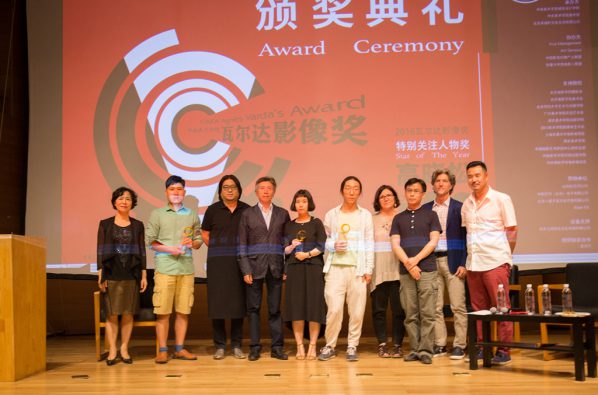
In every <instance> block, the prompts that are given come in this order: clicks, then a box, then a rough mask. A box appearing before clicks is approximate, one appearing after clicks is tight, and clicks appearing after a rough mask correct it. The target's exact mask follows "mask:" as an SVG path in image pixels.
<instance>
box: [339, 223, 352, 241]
mask: <svg viewBox="0 0 598 395" xmlns="http://www.w3.org/2000/svg"><path fill="white" fill-rule="evenodd" d="M350 231H351V225H349V224H342V225H341V231H340V232H339V234H338V239H339V240H340V241H347V234H348V233H349V232H350Z"/></svg>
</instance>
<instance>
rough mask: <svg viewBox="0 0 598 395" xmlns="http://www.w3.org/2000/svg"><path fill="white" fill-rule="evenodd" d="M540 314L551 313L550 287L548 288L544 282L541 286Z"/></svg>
mask: <svg viewBox="0 0 598 395" xmlns="http://www.w3.org/2000/svg"><path fill="white" fill-rule="evenodd" d="M542 314H543V315H551V314H552V303H551V302H550V289H548V284H544V285H543V287H542Z"/></svg>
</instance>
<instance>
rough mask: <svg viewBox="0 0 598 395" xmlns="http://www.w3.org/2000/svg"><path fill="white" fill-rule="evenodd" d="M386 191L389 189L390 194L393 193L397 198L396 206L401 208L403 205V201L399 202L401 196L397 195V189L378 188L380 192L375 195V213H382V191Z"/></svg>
mask: <svg viewBox="0 0 598 395" xmlns="http://www.w3.org/2000/svg"><path fill="white" fill-rule="evenodd" d="M385 189H388V190H389V191H390V192H392V195H393V196H394V197H395V205H394V206H395V207H399V206H400V205H401V201H400V200H399V195H397V191H395V189H394V188H393V187H391V186H390V185H381V186H380V188H378V190H377V191H376V194H375V195H374V211H380V210H381V209H382V207H381V206H380V195H381V194H382V191H383V190H385Z"/></svg>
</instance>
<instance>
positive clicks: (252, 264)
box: [239, 204, 290, 279]
mask: <svg viewBox="0 0 598 395" xmlns="http://www.w3.org/2000/svg"><path fill="white" fill-rule="evenodd" d="M288 221H290V217H289V213H288V211H287V210H285V209H283V208H281V207H278V206H275V205H274V204H272V217H271V218H270V227H269V228H267V227H266V221H264V216H263V215H262V212H261V210H260V208H259V206H258V205H257V204H256V205H255V206H253V207H249V208H247V209H245V210H244V211H243V213H242V214H241V220H240V222H239V267H240V269H241V273H242V274H243V275H244V276H246V275H248V274H251V275H252V276H253V278H255V279H261V278H264V277H266V273H268V268H270V273H272V276H273V277H275V278H279V277H282V274H283V271H284V234H283V233H284V224H285V223H287V222H288Z"/></svg>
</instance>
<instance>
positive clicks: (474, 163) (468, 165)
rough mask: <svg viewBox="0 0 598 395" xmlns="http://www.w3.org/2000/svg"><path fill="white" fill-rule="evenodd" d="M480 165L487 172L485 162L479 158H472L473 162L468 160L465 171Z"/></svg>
mask: <svg viewBox="0 0 598 395" xmlns="http://www.w3.org/2000/svg"><path fill="white" fill-rule="evenodd" d="M478 166H480V167H481V168H482V169H484V171H485V172H486V173H487V172H488V168H487V167H486V164H485V163H484V162H482V161H481V160H474V161H473V162H469V163H468V164H467V166H466V167H465V171H467V170H469V169H471V168H472V167H478Z"/></svg>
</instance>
